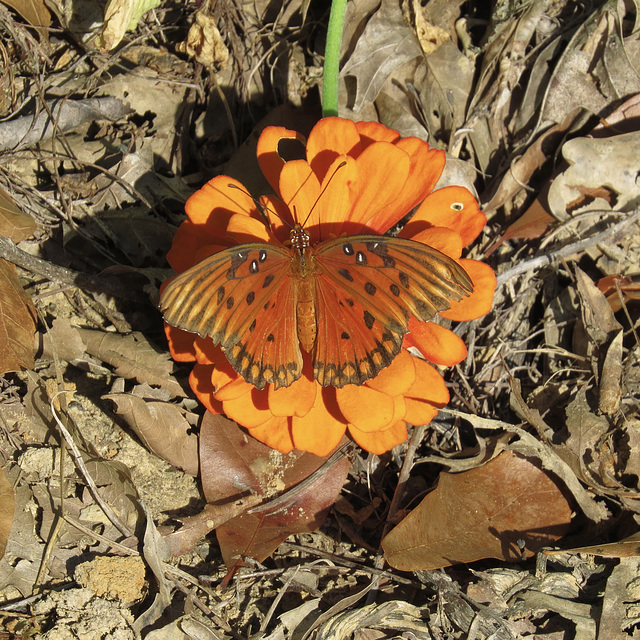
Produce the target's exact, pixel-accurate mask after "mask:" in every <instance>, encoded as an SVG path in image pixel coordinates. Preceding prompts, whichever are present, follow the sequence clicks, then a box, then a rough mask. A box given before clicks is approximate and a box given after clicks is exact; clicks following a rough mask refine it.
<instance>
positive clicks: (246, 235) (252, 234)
mask: <svg viewBox="0 0 640 640" xmlns="http://www.w3.org/2000/svg"><path fill="white" fill-rule="evenodd" d="M227 237H231V238H233V240H235V241H236V242H237V243H238V244H244V243H245V242H260V241H264V242H267V241H269V240H273V237H272V236H271V234H270V233H269V230H268V229H267V227H266V226H265V224H264V222H263V221H262V220H256V219H255V218H250V217H249V216H240V215H233V216H231V218H230V219H229V223H228V225H227Z"/></svg>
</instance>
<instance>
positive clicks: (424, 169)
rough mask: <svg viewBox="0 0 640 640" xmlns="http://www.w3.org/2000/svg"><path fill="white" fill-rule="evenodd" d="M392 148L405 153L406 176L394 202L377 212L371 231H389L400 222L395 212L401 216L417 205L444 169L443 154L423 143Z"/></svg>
mask: <svg viewBox="0 0 640 640" xmlns="http://www.w3.org/2000/svg"><path fill="white" fill-rule="evenodd" d="M395 146H396V148H397V149H402V151H404V152H406V153H407V155H408V156H409V158H410V160H411V164H410V167H409V175H408V178H407V181H406V182H405V184H404V186H402V187H401V189H400V190H399V191H398V193H397V197H396V199H395V200H394V202H393V203H390V204H388V205H387V206H386V207H382V206H381V207H380V208H379V209H377V210H376V213H375V216H374V217H373V218H372V219H371V221H370V222H369V226H371V227H372V228H374V229H383V230H385V231H386V230H388V229H389V228H390V227H391V226H393V225H394V224H395V223H396V222H397V221H398V220H399V217H398V212H402V213H401V214H400V216H402V215H404V214H406V213H408V212H409V211H411V209H413V208H414V207H415V206H416V205H418V204H420V203H421V202H422V201H423V200H424V199H425V198H426V197H427V195H428V194H429V193H430V192H431V191H432V189H433V188H434V187H435V186H436V182H438V179H439V178H440V176H441V174H442V171H443V169H444V164H445V157H446V155H445V152H444V151H439V150H438V149H430V148H429V145H428V144H427V143H426V142H424V141H423V140H420V139H418V138H403V139H402V140H399V141H398V142H397V143H396V145H395ZM390 221H391V222H390Z"/></svg>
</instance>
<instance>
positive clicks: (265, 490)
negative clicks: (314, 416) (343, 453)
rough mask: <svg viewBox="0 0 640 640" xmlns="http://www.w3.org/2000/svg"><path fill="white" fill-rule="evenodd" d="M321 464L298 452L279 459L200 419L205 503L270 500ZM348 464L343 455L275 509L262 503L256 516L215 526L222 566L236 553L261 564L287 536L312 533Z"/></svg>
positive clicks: (222, 423) (214, 421) (216, 420)
mask: <svg viewBox="0 0 640 640" xmlns="http://www.w3.org/2000/svg"><path fill="white" fill-rule="evenodd" d="M326 460H327V458H319V457H318V456H314V455H312V454H309V453H301V452H292V453H290V454H288V455H286V456H285V455H283V454H281V453H279V452H277V451H274V450H273V449H271V448H270V447H267V446H266V445H264V444H262V443H261V442H258V441H257V440H256V439H255V438H252V437H251V436H249V435H247V433H246V432H245V431H243V430H242V429H240V427H238V425H237V424H236V423H234V422H231V421H230V420H227V419H226V418H223V417H222V416H214V415H213V414H210V413H207V414H205V417H204V418H203V420H202V425H201V429H200V469H201V471H200V473H201V476H202V489H203V492H204V494H205V497H206V498H207V500H208V501H209V502H213V503H216V504H220V503H225V502H226V503H228V502H229V501H230V500H237V499H238V498H239V497H240V496H242V495H247V494H257V495H259V496H263V497H264V498H268V497H273V496H276V495H278V494H281V493H282V492H283V491H285V490H286V489H288V488H290V487H293V486H294V485H298V484H299V483H300V482H302V481H303V480H305V479H306V478H308V477H309V476H311V475H312V474H313V473H314V472H316V471H317V470H318V469H319V468H320V467H321V466H322V465H323V464H324V463H325V462H326ZM349 466H350V461H349V459H348V458H346V457H345V458H344V459H343V460H340V461H339V462H337V463H336V464H334V465H332V466H331V467H330V468H329V469H328V470H326V471H324V472H322V471H320V472H319V476H318V478H317V479H316V480H315V481H314V482H313V483H312V484H311V486H310V487H305V488H304V489H303V490H302V491H300V492H297V491H296V490H293V491H292V492H291V493H287V494H285V496H284V498H285V501H286V502H285V504H282V503H281V499H280V498H278V499H277V500H276V506H273V507H270V506H269V503H266V505H265V506H264V507H260V509H261V511H260V512H259V513H248V514H243V515H241V516H238V517H236V518H233V519H232V520H229V521H228V522H226V523H225V524H223V525H221V526H219V527H218V528H217V529H216V533H217V535H218V541H219V542H220V547H221V550H222V554H223V556H224V559H225V563H226V564H227V566H228V567H229V568H231V567H232V566H233V565H235V564H236V562H237V557H236V556H237V555H238V554H244V555H245V556H250V557H252V558H256V559H257V560H259V561H261V560H264V558H266V557H268V556H269V555H271V553H273V551H275V549H277V548H278V546H279V545H280V543H281V542H282V541H284V540H285V539H286V538H287V537H288V536H290V535H292V534H293V533H297V532H302V531H314V530H315V529H317V528H318V527H319V526H320V525H321V524H322V521H324V517H325V516H326V512H327V510H328V509H329V507H330V506H331V505H332V504H333V503H334V501H335V499H336V498H337V496H338V493H339V492H340V489H341V488H342V484H343V483H344V480H345V478H346V474H347V471H348V470H349ZM263 509H265V510H263Z"/></svg>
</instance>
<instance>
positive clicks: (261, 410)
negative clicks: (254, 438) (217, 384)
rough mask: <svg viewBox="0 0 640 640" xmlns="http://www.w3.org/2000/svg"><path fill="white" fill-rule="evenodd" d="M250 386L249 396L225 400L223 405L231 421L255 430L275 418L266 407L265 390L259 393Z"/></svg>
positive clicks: (244, 395)
mask: <svg viewBox="0 0 640 640" xmlns="http://www.w3.org/2000/svg"><path fill="white" fill-rule="evenodd" d="M243 382H244V380H243ZM232 384H234V383H232ZM245 384H247V385H248V384H249V383H248V382H245ZM230 386H232V385H227V387H230ZM249 386H251V391H250V393H249V394H243V395H241V396H240V397H238V398H234V399H233V400H225V401H224V402H223V403H222V407H223V409H224V412H225V413H226V414H227V417H229V418H230V419H231V420H234V421H235V422H237V423H238V424H239V425H241V426H243V427H247V429H253V428H255V427H259V426H260V425H261V424H264V423H265V422H266V421H267V420H269V419H271V418H272V417H273V416H272V414H271V411H269V409H268V408H267V407H266V392H265V391H264V390H263V391H259V390H258V389H256V388H255V387H253V386H252V385H249ZM227 387H225V388H227ZM218 393H220V392H218ZM259 394H264V398H261V397H260V395H259ZM216 396H217V394H216Z"/></svg>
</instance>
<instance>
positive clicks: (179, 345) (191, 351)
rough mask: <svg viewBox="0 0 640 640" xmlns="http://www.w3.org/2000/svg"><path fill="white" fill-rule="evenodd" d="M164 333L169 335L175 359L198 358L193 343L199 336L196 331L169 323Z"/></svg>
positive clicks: (165, 326) (170, 349)
mask: <svg viewBox="0 0 640 640" xmlns="http://www.w3.org/2000/svg"><path fill="white" fill-rule="evenodd" d="M164 333H165V335H166V336H167V342H168V343H169V351H170V352H171V357H172V358H173V359H174V360H176V361H177V362H193V361H194V360H195V359H196V351H195V347H194V344H193V343H194V342H195V339H196V338H197V337H198V336H197V335H196V334H195V333H189V332H188V331H183V330H182V329H178V328H177V327H172V326H171V325H169V324H167V323H165V325H164Z"/></svg>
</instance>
